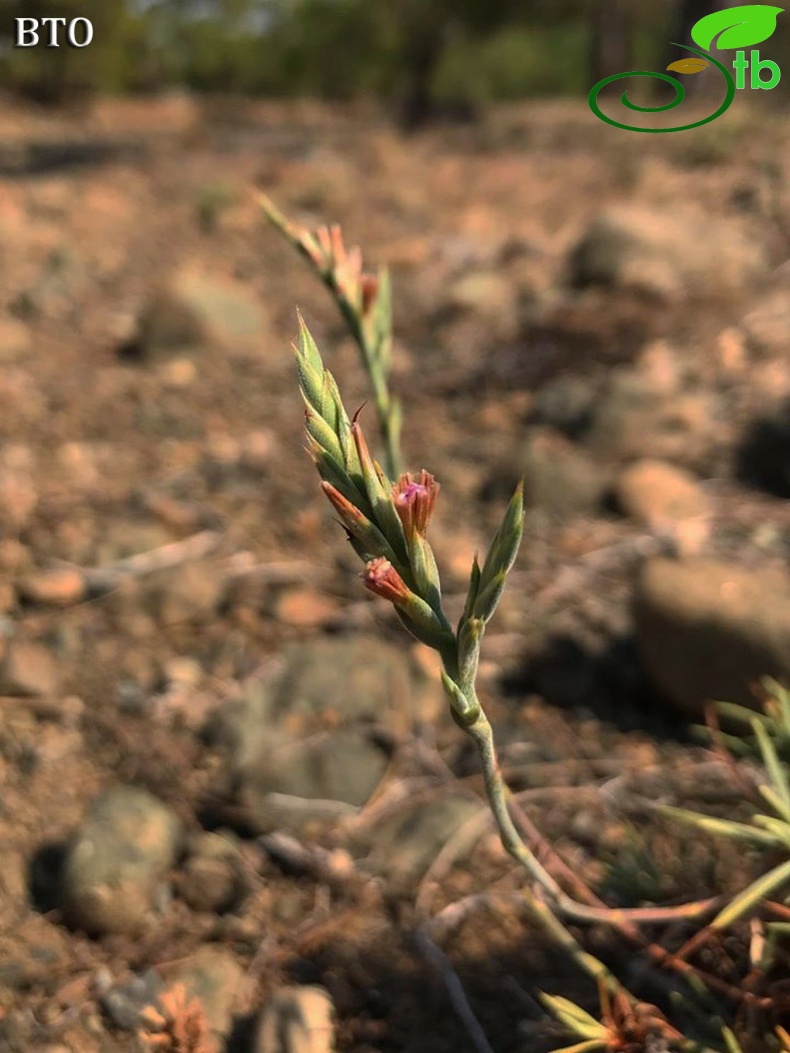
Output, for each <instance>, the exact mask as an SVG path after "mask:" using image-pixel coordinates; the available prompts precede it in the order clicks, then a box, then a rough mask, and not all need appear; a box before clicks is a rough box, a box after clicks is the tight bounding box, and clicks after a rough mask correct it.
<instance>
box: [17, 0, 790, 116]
mask: <svg viewBox="0 0 790 1053" xmlns="http://www.w3.org/2000/svg"><path fill="white" fill-rule="evenodd" d="M722 6H725V5H724V2H723V0H717V2H713V3H710V2H708V0H658V2H656V3H653V4H650V5H634V4H628V3H626V2H625V0H562V2H554V3H552V2H550V0H521V2H517V0H485V2H483V0H458V2H454V3H450V2H449V0H401V2H399V3H398V4H384V3H370V0H0V44H2V58H1V59H0V82H2V83H3V84H4V86H5V87H7V88H10V89H11V90H13V91H15V92H19V93H22V94H24V95H25V96H27V97H30V98H33V99H35V100H37V101H41V102H52V101H64V100H68V99H71V98H75V97H80V96H84V95H85V94H86V93H97V92H105V93H106V92H110V93H121V92H151V91H158V90H161V89H163V88H167V87H183V88H186V89H189V90H196V91H203V92H212V93H216V92H234V93H245V94H256V95H269V96H275V97H277V96H279V97H293V96H309V97H316V96H318V97H322V98H326V99H338V100H347V99H355V98H360V97H363V98H375V99H381V100H384V101H385V102H386V103H387V104H388V105H391V106H393V107H395V108H397V109H398V111H399V112H400V114H401V116H402V117H403V119H404V120H405V121H406V122H407V123H412V124H415V123H419V122H421V121H422V120H424V119H425V118H426V117H429V116H430V115H431V114H433V113H436V112H437V111H442V110H444V111H445V112H447V111H448V110H449V111H450V112H456V113H461V114H463V113H467V112H470V111H474V110H475V109H476V108H479V107H480V106H482V105H484V104H485V103H486V102H489V101H495V100H498V99H517V98H523V97H528V96H546V95H552V96H556V95H582V94H584V93H585V92H586V91H587V90H588V88H589V86H590V84H591V83H594V81H595V80H597V79H599V78H600V77H602V76H605V75H607V74H608V73H612V72H620V71H622V70H624V69H628V68H657V69H661V68H662V67H663V65H664V64H665V59H666V54H667V48H668V41H670V40H676V41H681V40H685V41H687V40H688V39H689V36H688V31H689V28H690V26H691V25H692V24H693V23H694V22H695V21H696V20H697V18H699V17H701V16H702V15H704V14H706V13H707V12H708V11H709V10H712V9H717V8H721V7H722ZM50 15H51V16H56V17H57V16H65V17H67V18H73V17H76V16H78V15H79V16H84V17H87V18H90V19H91V20H92V22H93V25H94V29H95V38H94V41H93V43H92V44H91V45H90V46H89V47H87V48H85V49H79V50H77V49H74V48H70V47H67V46H64V47H60V48H58V49H50V48H44V47H38V48H29V49H20V48H14V47H13V46H12V44H13V34H14V19H15V18H16V17H20V16H21V17H25V16H31V17H39V18H41V17H46V16H50ZM780 22H781V19H780ZM781 30H782V27H781V25H780V32H779V34H778V35H777V36H776V37H775V38H774V39H773V40H772V41H771V45H770V54H771V56H772V57H774V58H777V59H779V60H780V62H781V58H782V53H783V52H784V51H787V52H788V56H787V57H788V59H790V31H787V30H786V29H785V32H784V33H782V31H781Z"/></svg>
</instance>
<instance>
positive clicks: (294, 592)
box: [274, 587, 338, 629]
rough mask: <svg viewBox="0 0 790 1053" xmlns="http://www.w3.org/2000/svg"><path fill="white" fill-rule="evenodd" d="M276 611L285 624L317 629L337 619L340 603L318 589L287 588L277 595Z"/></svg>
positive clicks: (279, 619) (277, 617) (276, 614)
mask: <svg viewBox="0 0 790 1053" xmlns="http://www.w3.org/2000/svg"><path fill="white" fill-rule="evenodd" d="M274 613H275V617H276V619H277V621H279V622H282V623H283V625H290V626H292V627H294V628H299V629H317V628H321V627H322V626H325V625H329V624H331V623H332V622H333V621H336V620H337V617H338V604H337V601H336V600H333V599H332V597H331V596H327V595H326V594H325V593H323V592H318V591H317V590H316V589H311V588H307V587H304V588H294V589H286V590H285V591H283V592H281V593H280V595H279V596H278V597H277V602H276V604H275V612H274Z"/></svg>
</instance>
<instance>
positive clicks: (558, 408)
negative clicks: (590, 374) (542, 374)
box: [530, 373, 596, 439]
mask: <svg viewBox="0 0 790 1053" xmlns="http://www.w3.org/2000/svg"><path fill="white" fill-rule="evenodd" d="M595 395H596V391H595V386H594V385H593V384H591V383H590V380H589V378H587V377H579V376H574V375H573V374H572V373H563V374H561V375H560V376H558V377H555V378H554V379H553V380H550V381H549V382H548V383H547V384H544V385H543V386H542V387H541V388H540V390H539V391H538V392H537V394H536V395H535V399H534V402H533V404H532V412H531V414H530V423H531V424H542V425H547V426H548V427H550V428H554V429H555V430H556V431H560V432H562V433H563V434H564V435H567V436H568V437H569V438H571V439H578V438H579V437H580V436H582V435H583V434H584V433H585V432H586V431H587V429H588V428H589V426H590V422H591V420H592V414H593V406H594V405H595Z"/></svg>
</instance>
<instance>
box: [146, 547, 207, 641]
mask: <svg viewBox="0 0 790 1053" xmlns="http://www.w3.org/2000/svg"><path fill="white" fill-rule="evenodd" d="M224 587H225V582H224V577H223V573H222V570H221V568H220V567H219V565H218V564H216V563H213V562H210V561H206V560H201V561H195V562H193V563H187V564H185V565H184V566H182V567H177V568H174V569H173V570H167V571H162V572H161V574H157V575H151V577H150V578H149V579H148V581H147V583H146V605H147V606H148V609H149V611H150V612H151V613H153V614H154V615H155V616H156V617H157V618H158V620H159V622H160V623H161V624H162V625H165V626H168V625H173V626H175V625H195V624H200V623H205V622H207V621H209V620H210V619H211V618H213V616H214V614H215V612H216V610H217V607H218V606H219V604H220V601H221V599H222V596H223V593H224Z"/></svg>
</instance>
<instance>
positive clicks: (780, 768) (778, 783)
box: [752, 720, 790, 821]
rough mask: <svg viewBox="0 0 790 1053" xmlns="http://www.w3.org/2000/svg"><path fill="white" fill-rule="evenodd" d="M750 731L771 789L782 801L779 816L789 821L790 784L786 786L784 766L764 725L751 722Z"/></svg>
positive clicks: (757, 721) (756, 721)
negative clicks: (752, 733) (758, 748)
mask: <svg viewBox="0 0 790 1053" xmlns="http://www.w3.org/2000/svg"><path fill="white" fill-rule="evenodd" d="M752 731H753V732H754V733H755V735H756V736H757V742H758V744H759V746H760V752H761V753H762V755H763V764H764V765H765V770H766V771H767V772H768V777H769V778H770V780H771V784H772V786H773V789H774V790H775V791H776V793H777V794H778V795H779V797H780V798H781V800H782V807H781V808H779V809H778V811H779V814H780V815H782V816H783V817H784V818H785V819H787V820H788V821H790V784H788V779H787V771H786V769H785V766H784V764H782V762H781V761H780V760H779V754H778V753H777V752H776V746H774V744H773V741H772V739H771V736H770V735H769V734H768V732H767V731H766V729H765V725H764V724H761V723H760V721H759V720H752Z"/></svg>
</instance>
